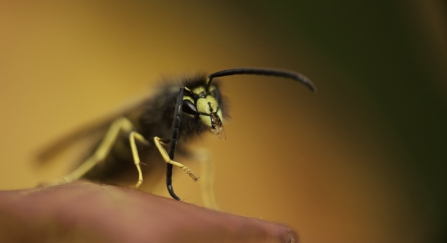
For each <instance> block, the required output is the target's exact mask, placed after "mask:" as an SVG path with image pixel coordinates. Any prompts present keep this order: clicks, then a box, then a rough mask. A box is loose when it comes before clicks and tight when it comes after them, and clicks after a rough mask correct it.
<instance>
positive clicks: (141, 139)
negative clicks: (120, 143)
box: [129, 132, 149, 188]
mask: <svg viewBox="0 0 447 243" xmlns="http://www.w3.org/2000/svg"><path fill="white" fill-rule="evenodd" d="M135 140H138V141H139V142H141V143H143V144H145V145H149V142H148V141H147V140H146V139H145V138H144V137H143V136H142V135H141V134H139V133H137V132H131V133H130V135H129V141H130V148H131V150H132V156H133V161H134V163H135V166H136V167H137V170H138V182H137V184H135V188H138V187H140V185H141V183H143V173H142V172H141V168H140V164H141V160H140V156H139V155H138V149H137V144H136V143H135Z"/></svg>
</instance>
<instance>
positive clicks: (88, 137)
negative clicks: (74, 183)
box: [36, 94, 148, 164]
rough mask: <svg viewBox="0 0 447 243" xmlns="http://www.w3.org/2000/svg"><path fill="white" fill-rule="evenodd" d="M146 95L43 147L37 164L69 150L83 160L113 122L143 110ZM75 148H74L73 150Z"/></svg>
mask: <svg viewBox="0 0 447 243" xmlns="http://www.w3.org/2000/svg"><path fill="white" fill-rule="evenodd" d="M147 100H148V95H147V94H146V95H144V96H143V95H140V96H138V97H135V98H133V99H132V100H131V101H128V102H126V104H125V105H122V106H121V107H120V108H118V109H115V110H116V111H115V112H112V113H111V114H112V115H108V116H105V117H104V118H101V119H99V120H97V121H95V122H92V123H90V124H87V125H84V126H82V127H80V128H78V129H75V130H73V131H72V132H70V133H69V134H67V135H65V136H63V137H61V138H59V139H57V140H56V141H53V142H52V143H51V144H49V145H46V146H44V147H43V148H42V149H39V151H38V152H37V154H36V160H37V162H38V163H39V164H42V163H45V162H49V161H51V160H54V159H55V158H57V157H59V155H60V154H62V153H63V152H66V151H67V150H69V149H72V148H73V149H74V150H76V154H78V156H76V157H79V158H77V159H76V160H80V158H83V157H84V158H85V156H86V155H87V154H88V153H91V152H92V150H93V149H94V146H95V145H96V144H98V143H99V141H100V140H101V138H102V137H103V136H104V134H105V133H106V132H107V130H108V129H109V127H110V125H111V124H112V123H113V121H114V120H115V119H116V118H118V117H122V116H124V117H129V116H132V115H133V114H136V113H139V112H141V110H142V109H144V107H145V105H146V102H147ZM75 147H76V148H75Z"/></svg>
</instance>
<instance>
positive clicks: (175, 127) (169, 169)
mask: <svg viewBox="0 0 447 243" xmlns="http://www.w3.org/2000/svg"><path fill="white" fill-rule="evenodd" d="M184 90H185V89H184V88H180V91H179V94H178V96H177V101H176V103H175V113H174V124H173V126H172V127H173V128H172V137H171V142H170V143H169V152H168V155H169V158H170V159H171V160H174V154H175V147H176V146H177V139H178V136H179V129H180V119H181V117H182V116H181V115H182V104H183V94H184ZM172 166H173V165H172V164H169V163H168V164H167V167H166V186H167V187H168V192H169V194H170V195H171V197H172V198H174V199H175V200H177V201H180V198H179V197H178V196H177V195H175V193H174V188H173V187H172Z"/></svg>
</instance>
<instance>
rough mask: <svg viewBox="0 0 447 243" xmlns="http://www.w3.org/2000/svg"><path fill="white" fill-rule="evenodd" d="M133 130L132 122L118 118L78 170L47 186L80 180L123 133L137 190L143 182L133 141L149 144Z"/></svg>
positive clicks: (105, 154)
mask: <svg viewBox="0 0 447 243" xmlns="http://www.w3.org/2000/svg"><path fill="white" fill-rule="evenodd" d="M134 130H135V129H134V126H133V124H132V122H130V121H129V119H127V118H125V117H120V118H118V119H116V120H115V121H114V122H113V123H112V125H110V128H109V130H107V132H106V134H105V136H104V138H103V139H102V140H101V142H100V144H99V146H98V148H97V149H96V150H95V152H94V153H93V154H92V155H91V156H90V157H88V158H87V159H86V160H85V161H84V162H83V163H82V164H81V165H80V166H79V167H78V168H76V169H75V170H74V171H72V172H71V173H70V174H68V175H66V176H64V177H63V178H62V179H60V180H58V181H55V182H53V183H49V185H61V184H64V183H67V184H68V183H71V182H73V181H76V180H78V179H80V178H82V177H83V176H84V175H85V174H87V173H88V172H89V171H90V170H91V169H93V167H95V166H96V165H98V164H99V163H101V162H102V161H104V160H105V159H106V157H107V155H109V153H110V150H111V149H112V147H113V145H114V144H115V142H116V140H117V139H118V136H119V135H120V133H121V132H124V133H126V134H129V140H130V144H131V149H132V155H133V158H134V162H135V166H136V167H137V170H138V182H137V183H136V184H135V187H136V188H138V187H139V186H140V185H141V183H142V182H143V176H142V172H141V168H140V159H139V156H138V151H137V149H136V144H135V140H137V141H139V142H141V143H143V144H145V145H149V142H148V141H147V140H145V139H144V138H143V136H141V135H140V134H138V133H136V132H134Z"/></svg>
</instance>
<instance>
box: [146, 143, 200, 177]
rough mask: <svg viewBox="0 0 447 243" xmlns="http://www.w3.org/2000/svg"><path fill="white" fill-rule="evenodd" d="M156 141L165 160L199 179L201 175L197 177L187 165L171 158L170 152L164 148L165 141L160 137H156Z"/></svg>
mask: <svg viewBox="0 0 447 243" xmlns="http://www.w3.org/2000/svg"><path fill="white" fill-rule="evenodd" d="M154 142H155V145H156V146H157V148H158V151H159V152H160V154H161V156H162V157H163V159H164V160H165V162H166V163H169V164H171V165H174V166H177V167H179V168H181V169H182V170H184V171H185V172H186V174H188V175H189V176H190V177H191V178H192V179H193V180H194V181H197V180H198V179H199V177H197V176H196V175H195V174H194V172H193V171H192V170H191V169H190V168H188V167H187V166H185V165H183V164H181V163H179V162H176V161H173V160H171V159H170V158H169V155H168V152H166V150H165V148H163V145H164V143H163V142H162V141H161V139H160V138H159V137H154Z"/></svg>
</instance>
